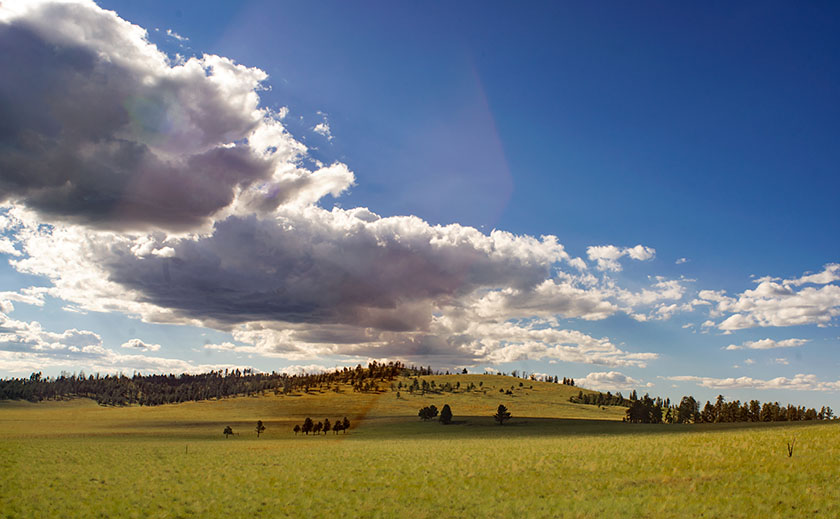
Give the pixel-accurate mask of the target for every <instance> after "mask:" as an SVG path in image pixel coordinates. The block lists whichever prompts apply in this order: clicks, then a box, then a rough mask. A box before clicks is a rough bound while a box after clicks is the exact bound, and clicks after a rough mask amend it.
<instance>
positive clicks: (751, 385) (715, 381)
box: [666, 374, 840, 391]
mask: <svg viewBox="0 0 840 519" xmlns="http://www.w3.org/2000/svg"><path fill="white" fill-rule="evenodd" d="M666 378H667V379H668V380H674V381H677V382H696V383H697V384H698V385H699V386H702V387H707V388H710V389H786V390H794V391H838V390H840V380H837V381H835V382H826V381H821V380H819V379H818V378H817V376H816V375H805V374H798V375H794V376H793V377H792V378H787V377H777V378H773V379H770V380H762V379H756V378H751V377H738V378H713V377H695V376H686V375H680V376H674V377H666Z"/></svg>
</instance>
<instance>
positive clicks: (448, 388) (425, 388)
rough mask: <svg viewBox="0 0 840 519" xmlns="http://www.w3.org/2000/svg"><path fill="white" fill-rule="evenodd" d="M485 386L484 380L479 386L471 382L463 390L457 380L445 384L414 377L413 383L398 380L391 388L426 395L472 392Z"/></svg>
mask: <svg viewBox="0 0 840 519" xmlns="http://www.w3.org/2000/svg"><path fill="white" fill-rule="evenodd" d="M483 386H484V382H479V383H478V386H476V385H475V384H474V383H472V382H470V383H468V384H467V385H466V386H464V388H463V390H462V388H461V382H460V381H456V382H455V384H452V383H451V382H448V381H447V382H444V383H443V384H438V383H437V382H435V381H434V380H431V381H429V380H426V379H423V380H421V379H420V377H414V378H412V379H411V383H405V384H403V383H402V381H399V382H397V383H396V384H391V389H392V390H394V391H397V392H400V391H403V390H407V391H408V392H409V393H411V394H414V393H419V394H421V395H425V394H426V393H437V394H442V393H456V392H461V391H465V392H470V391H475V390H481V388H482V387H483Z"/></svg>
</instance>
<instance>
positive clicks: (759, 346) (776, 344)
mask: <svg viewBox="0 0 840 519" xmlns="http://www.w3.org/2000/svg"><path fill="white" fill-rule="evenodd" d="M807 342H808V339H785V340H782V341H775V340H773V339H760V340H757V341H746V342H744V343H743V344H740V345H738V344H730V345H729V346H727V347H726V348H725V349H726V350H743V349H748V350H770V349H774V348H796V347H799V346H802V345H804V344H805V343H807Z"/></svg>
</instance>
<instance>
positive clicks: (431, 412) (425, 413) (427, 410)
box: [417, 405, 438, 422]
mask: <svg viewBox="0 0 840 519" xmlns="http://www.w3.org/2000/svg"><path fill="white" fill-rule="evenodd" d="M437 415H438V409H437V407H435V406H434V405H430V406H427V407H424V408H422V409H420V411H418V412H417V416H419V417H420V418H422V419H423V421H424V422H425V421H428V420H431V419H432V418H434V417H436V416H437Z"/></svg>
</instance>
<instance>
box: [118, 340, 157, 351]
mask: <svg viewBox="0 0 840 519" xmlns="http://www.w3.org/2000/svg"><path fill="white" fill-rule="evenodd" d="M120 347H121V348H129V349H132V350H140V351H158V350H159V349H160V344H147V343H145V342H143V341H141V340H140V339H129V340H128V341H126V342H124V343H122V345H120Z"/></svg>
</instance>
